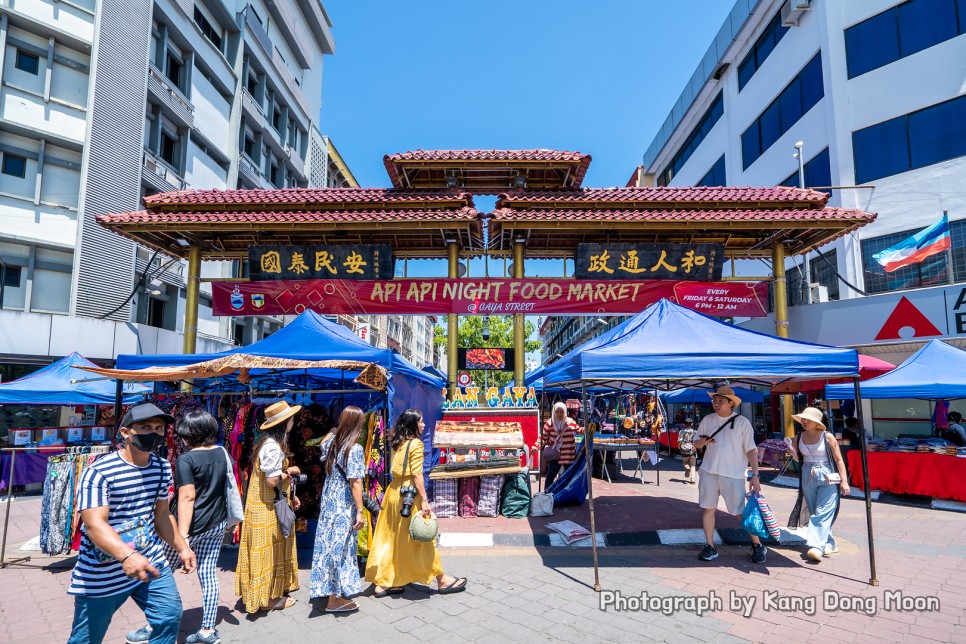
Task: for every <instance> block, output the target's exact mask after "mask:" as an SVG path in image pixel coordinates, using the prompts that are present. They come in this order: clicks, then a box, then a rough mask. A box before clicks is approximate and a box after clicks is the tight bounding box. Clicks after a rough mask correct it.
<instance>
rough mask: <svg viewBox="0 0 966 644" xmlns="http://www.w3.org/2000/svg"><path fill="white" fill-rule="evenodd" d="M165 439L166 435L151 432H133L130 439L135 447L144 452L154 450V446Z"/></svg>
mask: <svg viewBox="0 0 966 644" xmlns="http://www.w3.org/2000/svg"><path fill="white" fill-rule="evenodd" d="M163 440H164V435H162V434H156V433H154V432H151V433H150V434H131V436H130V438H128V441H129V442H130V443H131V445H132V446H133V447H135V448H136V449H138V450H140V451H142V452H151V451H154V448H155V447H157V446H158V444H159V443H160V442H161V441H163Z"/></svg>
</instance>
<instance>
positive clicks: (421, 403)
mask: <svg viewBox="0 0 966 644" xmlns="http://www.w3.org/2000/svg"><path fill="white" fill-rule="evenodd" d="M231 354H248V355H255V356H263V357H268V358H286V359H291V360H356V361H360V362H374V363H376V364H378V365H379V366H381V367H383V368H384V369H386V371H387V372H389V383H388V389H387V392H386V396H387V397H388V406H389V409H388V410H387V412H388V413H389V420H390V422H391V421H392V419H394V418H395V417H396V416H398V415H399V413H401V412H402V411H403V410H405V409H418V410H419V411H420V412H422V414H423V419H424V421H425V423H426V434H425V435H424V436H423V442H424V444H426V445H427V453H429V449H430V447H431V446H432V434H433V431H434V430H435V427H436V423H437V422H438V421H439V420H440V419H441V418H442V391H443V388H444V387H445V386H446V383H445V381H444V380H443V379H442V378H439V377H438V376H435V375H433V374H430V373H427V372H425V371H423V370H421V369H418V368H417V367H416V366H414V365H413V364H412V363H410V362H409V361H408V360H406V359H405V358H403V357H402V356H401V355H399V354H397V353H395V352H393V351H391V350H389V349H380V348H378V347H373V346H372V345H370V344H369V343H367V342H365V341H364V340H362V339H361V338H359V337H358V336H357V335H356V334H354V333H353V332H352V331H350V330H349V329H347V328H346V327H344V326H342V325H341V324H336V323H335V322H331V321H329V320H327V319H325V318H323V317H322V316H321V315H319V314H317V313H315V312H313V311H305V312H304V313H302V314H301V315H299V316H298V317H297V318H296V319H295V320H293V321H292V323H291V324H288V325H286V326H284V327H282V328H281V329H279V330H278V331H277V332H275V333H273V334H272V335H270V336H268V337H267V338H264V339H263V340H260V341H258V342H255V343H254V344H250V345H248V346H245V347H238V348H236V349H232V350H231V351H224V352H220V353H210V354H166V355H120V356H118V358H117V368H118V369H127V370H133V369H144V368H147V367H174V366H184V365H189V364H196V363H199V362H205V361H207V360H214V359H216V358H220V357H224V356H228V355H231ZM250 375H251V383H250V385H245V384H242V383H240V382H238V380H237V378H236V377H234V376H228V377H225V376H223V377H220V378H212V379H208V380H207V381H194V382H193V384H195V385H196V386H197V387H198V389H200V390H202V391H205V390H209V391H248V390H255V391H273V392H275V391H280V392H281V391H286V390H287V391H319V390H339V391H340V392H350V390H352V389H357V390H358V392H359V393H358V394H357V396H361V397H365V398H364V400H371V399H372V397H373V396H374V394H373V393H372V391H373V390H371V389H368V388H366V387H364V386H362V385H356V384H354V383H353V382H352V376H351V374H346V373H345V372H344V371H340V370H338V369H298V370H286V371H279V370H252V372H251V374H250ZM341 395H344V396H345V399H346V402H347V403H348V404H353V397H352V394H351V393H344V394H341ZM359 402H362V400H359ZM360 406H361V405H360ZM431 465H432V463H431V459H428V458H427V459H426V469H427V471H428V469H429V467H430V466H431Z"/></svg>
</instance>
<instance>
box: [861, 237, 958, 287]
mask: <svg viewBox="0 0 966 644" xmlns="http://www.w3.org/2000/svg"><path fill="white" fill-rule="evenodd" d="M923 228H925V227H922V228H916V229H914V230H907V231H904V232H900V233H893V234H891V235H882V236H881V237H873V238H871V239H863V240H862V268H863V273H864V275H865V292H866V293H887V292H889V291H903V290H906V289H912V288H923V287H926V286H941V285H943V284H948V283H949V278H948V277H947V272H946V268H947V266H946V253H939V254H937V255H933V256H931V257H927V258H926V259H924V260H923V261H921V262H919V263H918V264H912V265H911V266H904V267H902V268H900V269H898V270H896V271H893V272H891V273H886V272H885V270H883V268H882V266H881V265H880V264H879V262H877V261H875V259H874V257H873V255H875V254H876V253H878V252H880V251H883V250H885V249H886V248H889V247H891V246H894V245H896V244H898V243H899V242H901V241H904V240H906V239H908V238H909V237H911V236H912V235H915V234H916V233H917V232H919V231H920V230H922V229H923ZM949 228H950V237H951V239H952V245H953V248H952V254H953V258H954V263H955V261H956V259H957V258H958V259H959V265H958V266H957V267H956V268H957V269H958V270H956V271H955V274H956V275H958V276H959V278H962V276H963V275H964V273H966V271H964V265H963V259H964V258H966V255H964V253H966V246H963V245H962V242H963V236H964V232H966V220H963V221H955V222H950V223H949Z"/></svg>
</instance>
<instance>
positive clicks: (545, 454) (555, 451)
mask: <svg viewBox="0 0 966 644" xmlns="http://www.w3.org/2000/svg"><path fill="white" fill-rule="evenodd" d="M566 429H567V428H566V427H564V429H562V430H560V434H559V435H558V436H557V439H556V440H555V441H554V442H553V445H547V446H546V447H544V448H543V449H542V450H540V459H541V460H543V461H559V460H560V446H561V445H562V444H563V437H564V432H565V431H566Z"/></svg>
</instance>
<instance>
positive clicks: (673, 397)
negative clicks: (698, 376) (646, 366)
mask: <svg viewBox="0 0 966 644" xmlns="http://www.w3.org/2000/svg"><path fill="white" fill-rule="evenodd" d="M732 389H734V390H735V395H736V396H738V397H739V398H741V401H742V402H746V403H760V402H765V395H764V394H763V393H761V392H760V391H755V390H753V389H745V388H744V387H732ZM711 392H712V389H710V388H709V389H705V388H702V387H686V388H684V389H677V390H675V391H669V392H666V393H662V394H660V396H661V399H662V400H663V401H664V404H666V405H684V404H688V403H710V402H711V396H710V395H709V394H711Z"/></svg>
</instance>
